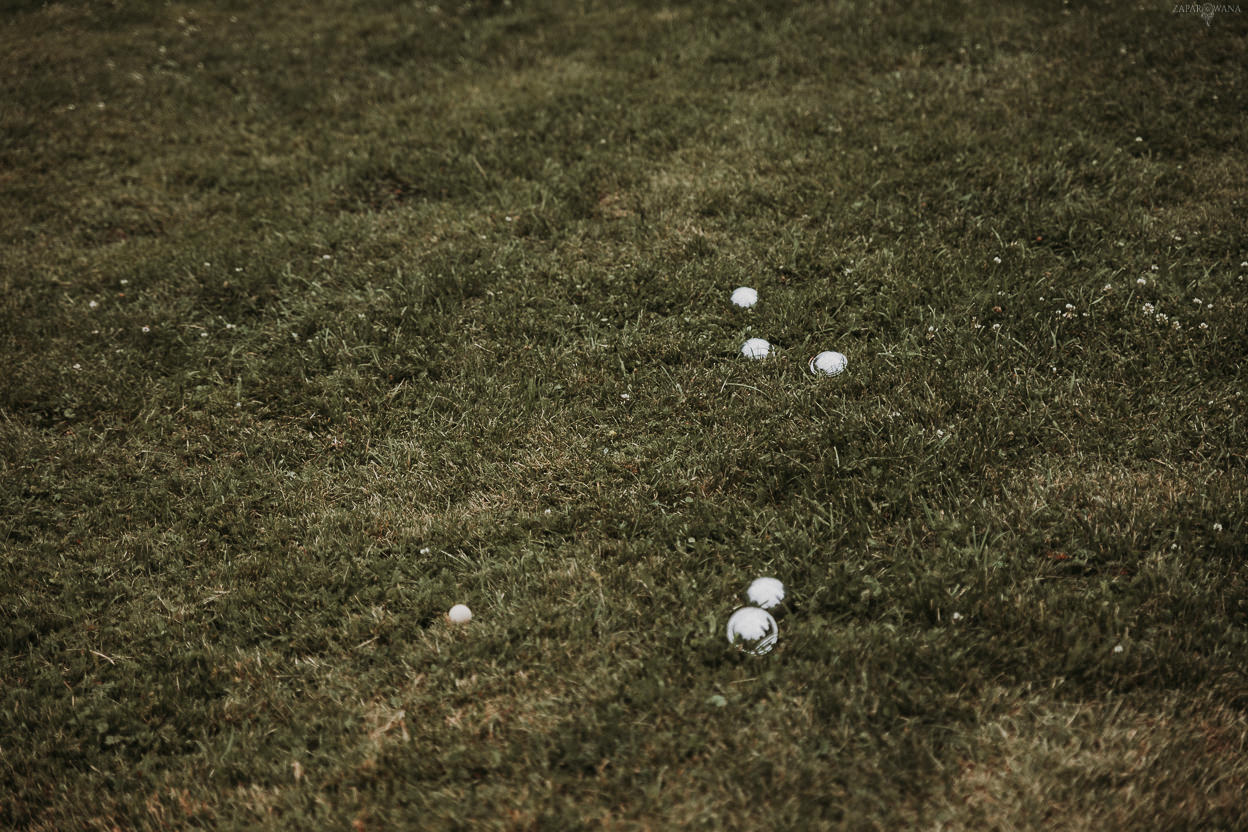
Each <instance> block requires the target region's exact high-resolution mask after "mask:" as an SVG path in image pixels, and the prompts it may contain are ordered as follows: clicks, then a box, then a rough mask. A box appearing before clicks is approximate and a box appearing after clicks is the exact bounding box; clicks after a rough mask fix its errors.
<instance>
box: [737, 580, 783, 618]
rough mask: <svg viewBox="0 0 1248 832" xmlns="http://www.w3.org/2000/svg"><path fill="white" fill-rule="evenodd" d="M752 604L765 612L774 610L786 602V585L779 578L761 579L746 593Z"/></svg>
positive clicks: (751, 585)
mask: <svg viewBox="0 0 1248 832" xmlns="http://www.w3.org/2000/svg"><path fill="white" fill-rule="evenodd" d="M745 597H746V598H749V599H750V603H751V604H753V605H754V606H756V607H758V608H760V609H764V610H774V609H776V608H777V607H779V606H780V604H781V603H783V602H784V584H782V583H780V581H779V579H777V578H759V579H758V580H756V581H755V582H754V583H752V584H750V588H749V589H747V590H746V591H745Z"/></svg>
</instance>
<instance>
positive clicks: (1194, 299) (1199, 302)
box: [1192, 298, 1203, 306]
mask: <svg viewBox="0 0 1248 832" xmlns="http://www.w3.org/2000/svg"><path fill="white" fill-rule="evenodd" d="M1202 302H1203V301H1201V299H1200V298H1192V303H1194V304H1196V305H1197V306H1200V304H1201V303H1202Z"/></svg>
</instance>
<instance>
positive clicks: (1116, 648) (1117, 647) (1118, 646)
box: [1114, 644, 1123, 653]
mask: <svg viewBox="0 0 1248 832" xmlns="http://www.w3.org/2000/svg"><path fill="white" fill-rule="evenodd" d="M1122 649H1123V648H1122V645H1121V644H1115V645H1114V652H1115V653H1121V652H1122Z"/></svg>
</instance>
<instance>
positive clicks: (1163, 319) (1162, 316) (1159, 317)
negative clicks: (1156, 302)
mask: <svg viewBox="0 0 1248 832" xmlns="http://www.w3.org/2000/svg"><path fill="white" fill-rule="evenodd" d="M1157 320H1158V322H1160V323H1163V324H1164V323H1165V322H1166V321H1168V320H1170V316H1169V315H1167V314H1166V313H1165V312H1158V313H1157Z"/></svg>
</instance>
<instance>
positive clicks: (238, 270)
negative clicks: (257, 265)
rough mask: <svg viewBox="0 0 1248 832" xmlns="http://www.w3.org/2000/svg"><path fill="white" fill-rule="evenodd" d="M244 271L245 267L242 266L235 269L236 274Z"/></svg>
mask: <svg viewBox="0 0 1248 832" xmlns="http://www.w3.org/2000/svg"><path fill="white" fill-rule="evenodd" d="M242 270H243V267H242V266H235V267H234V271H236V272H241V271H242Z"/></svg>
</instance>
